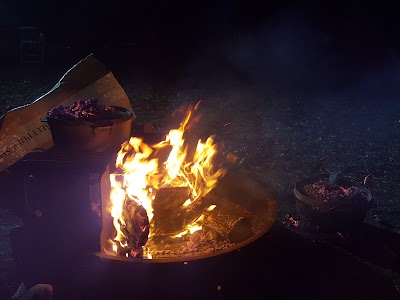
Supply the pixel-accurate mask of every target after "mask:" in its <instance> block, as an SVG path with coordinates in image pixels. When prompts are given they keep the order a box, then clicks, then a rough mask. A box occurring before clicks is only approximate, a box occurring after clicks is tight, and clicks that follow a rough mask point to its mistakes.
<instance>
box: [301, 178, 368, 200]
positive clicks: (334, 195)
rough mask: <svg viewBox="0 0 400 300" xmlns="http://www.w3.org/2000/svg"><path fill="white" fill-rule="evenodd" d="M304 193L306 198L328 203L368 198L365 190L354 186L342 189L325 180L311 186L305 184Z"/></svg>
mask: <svg viewBox="0 0 400 300" xmlns="http://www.w3.org/2000/svg"><path fill="white" fill-rule="evenodd" d="M304 191H305V193H306V194H307V196H309V197H313V198H314V199H316V200H320V201H322V202H328V203H334V202H337V201H343V200H347V199H351V198H353V197H361V198H365V199H367V197H368V193H367V191H366V190H365V189H362V188H360V187H355V186H349V187H343V186H341V185H339V184H336V183H332V182H329V181H326V180H319V181H316V182H314V183H312V184H307V185H305V186H304Z"/></svg>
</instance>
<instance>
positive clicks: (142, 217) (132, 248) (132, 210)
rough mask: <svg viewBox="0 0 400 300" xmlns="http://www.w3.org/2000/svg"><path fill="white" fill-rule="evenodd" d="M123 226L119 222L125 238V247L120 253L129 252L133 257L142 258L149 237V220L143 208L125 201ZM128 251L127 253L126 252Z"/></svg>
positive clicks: (132, 202)
mask: <svg viewBox="0 0 400 300" xmlns="http://www.w3.org/2000/svg"><path fill="white" fill-rule="evenodd" d="M122 218H123V220H124V221H125V224H122V222H119V224H120V226H121V231H122V232H123V233H124V235H125V237H126V243H127V246H126V247H124V249H123V250H122V249H121V251H122V252H126V253H128V252H130V255H131V256H133V257H142V256H143V248H142V247H143V246H144V245H145V244H146V242H147V239H148V237H149V229H150V225H149V219H148V217H147V213H146V210H145V209H144V208H143V206H139V205H138V204H136V203H135V202H134V201H132V200H126V204H125V209H124V211H123V214H122ZM127 250H128V251H127Z"/></svg>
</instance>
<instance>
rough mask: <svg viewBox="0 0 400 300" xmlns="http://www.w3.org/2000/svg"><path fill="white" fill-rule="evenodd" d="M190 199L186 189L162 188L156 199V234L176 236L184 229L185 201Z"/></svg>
mask: <svg viewBox="0 0 400 300" xmlns="http://www.w3.org/2000/svg"><path fill="white" fill-rule="evenodd" d="M187 199H189V189H188V188H186V187H175V188H161V189H160V190H159V191H158V192H157V195H156V198H155V199H154V203H153V208H154V234H155V235H174V234H177V233H180V232H182V231H183V229H184V222H185V212H186V210H187V208H186V207H184V206H183V205H184V203H185V201H186V200H187Z"/></svg>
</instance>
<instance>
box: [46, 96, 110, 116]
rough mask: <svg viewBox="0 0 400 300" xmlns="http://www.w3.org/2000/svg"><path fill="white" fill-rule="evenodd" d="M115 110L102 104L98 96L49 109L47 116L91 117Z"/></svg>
mask: <svg viewBox="0 0 400 300" xmlns="http://www.w3.org/2000/svg"><path fill="white" fill-rule="evenodd" d="M114 110H115V108H114V107H113V106H110V105H103V104H100V103H99V100H98V99H97V98H90V99H88V100H79V101H76V102H75V103H73V104H71V105H69V106H62V105H59V106H57V107H55V108H53V109H51V110H49V111H48V113H47V116H48V117H51V118H54V119H57V120H75V119H91V118H94V117H96V116H97V115H99V114H102V115H103V114H104V112H112V111H114ZM102 117H104V116H102Z"/></svg>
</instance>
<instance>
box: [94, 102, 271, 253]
mask: <svg viewBox="0 0 400 300" xmlns="http://www.w3.org/2000/svg"><path fill="white" fill-rule="evenodd" d="M198 106H199V103H197V105H195V106H194V107H190V108H189V109H188V110H187V112H186V115H185V117H184V118H183V120H182V121H181V123H180V125H179V127H178V128H176V129H171V130H170V131H169V133H168V134H167V135H166V137H165V139H164V140H163V141H161V142H159V143H157V144H154V145H149V144H147V143H146V142H145V141H144V140H143V139H142V138H139V137H131V138H130V139H129V141H126V142H125V143H123V144H122V147H121V149H120V151H119V152H118V154H117V156H116V160H115V165H112V166H110V167H109V170H108V171H109V173H108V174H107V176H109V177H108V182H107V178H105V180H104V181H106V182H107V183H108V186H107V184H103V186H105V185H106V186H107V188H106V189H105V192H104V193H102V194H104V195H103V203H102V207H103V231H102V238H101V243H102V245H101V249H102V254H105V255H107V256H116V257H125V258H142V259H161V260H162V259H171V258H176V257H183V258H193V257H194V258H195V257H197V256H202V255H212V254H213V253H214V252H215V253H217V252H219V251H224V252H226V251H227V250H230V249H231V248H232V249H234V248H237V246H239V245H242V244H243V243H244V242H246V241H251V240H252V239H253V238H255V237H257V236H258V235H259V233H260V232H264V231H263V230H262V229H263V228H264V227H265V226H266V224H267V226H270V220H268V218H265V217H264V218H259V217H257V215H256V213H255V212H254V208H255V206H254V204H251V205H250V206H249V207H248V208H246V207H245V206H243V205H241V203H240V202H241V201H243V200H244V199H235V196H237V195H239V194H241V193H242V191H240V192H239V193H237V195H226V191H225V193H224V192H221V189H218V188H217V187H218V186H219V185H221V181H222V180H223V179H224V181H227V182H228V184H232V180H235V179H232V176H231V175H228V176H226V175H227V172H228V169H227V164H226V163H225V161H224V160H222V161H221V160H220V161H221V162H219V163H218V162H217V161H218V159H217V158H216V157H217V154H218V145H217V144H216V143H215V139H214V138H215V137H214V136H209V137H207V138H206V139H205V140H201V139H199V140H198V141H197V143H196V144H195V145H190V144H189V143H188V142H187V138H186V134H187V132H188V129H189V128H190V127H191V125H192V123H191V122H192V120H197V119H198V118H195V117H194V114H195V113H196V111H197V109H198ZM225 177H226V178H225ZM236 180H237V179H236ZM242 181H243V180H242ZM242 184H243V183H242ZM242 184H238V183H236V184H235V185H236V186H239V187H240V186H241V185H242ZM223 190H226V188H224V189H223ZM248 192H250V191H248ZM256 195H257V194H256ZM107 196H108V197H107ZM241 197H246V198H252V197H254V195H252V194H249V195H246V196H241ZM256 197H257V196H256ZM265 197H266V196H265ZM247 201H248V200H247ZM261 212H263V213H265V209H264V210H261ZM268 214H270V215H271V216H272V215H273V213H272V214H271V211H268Z"/></svg>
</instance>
